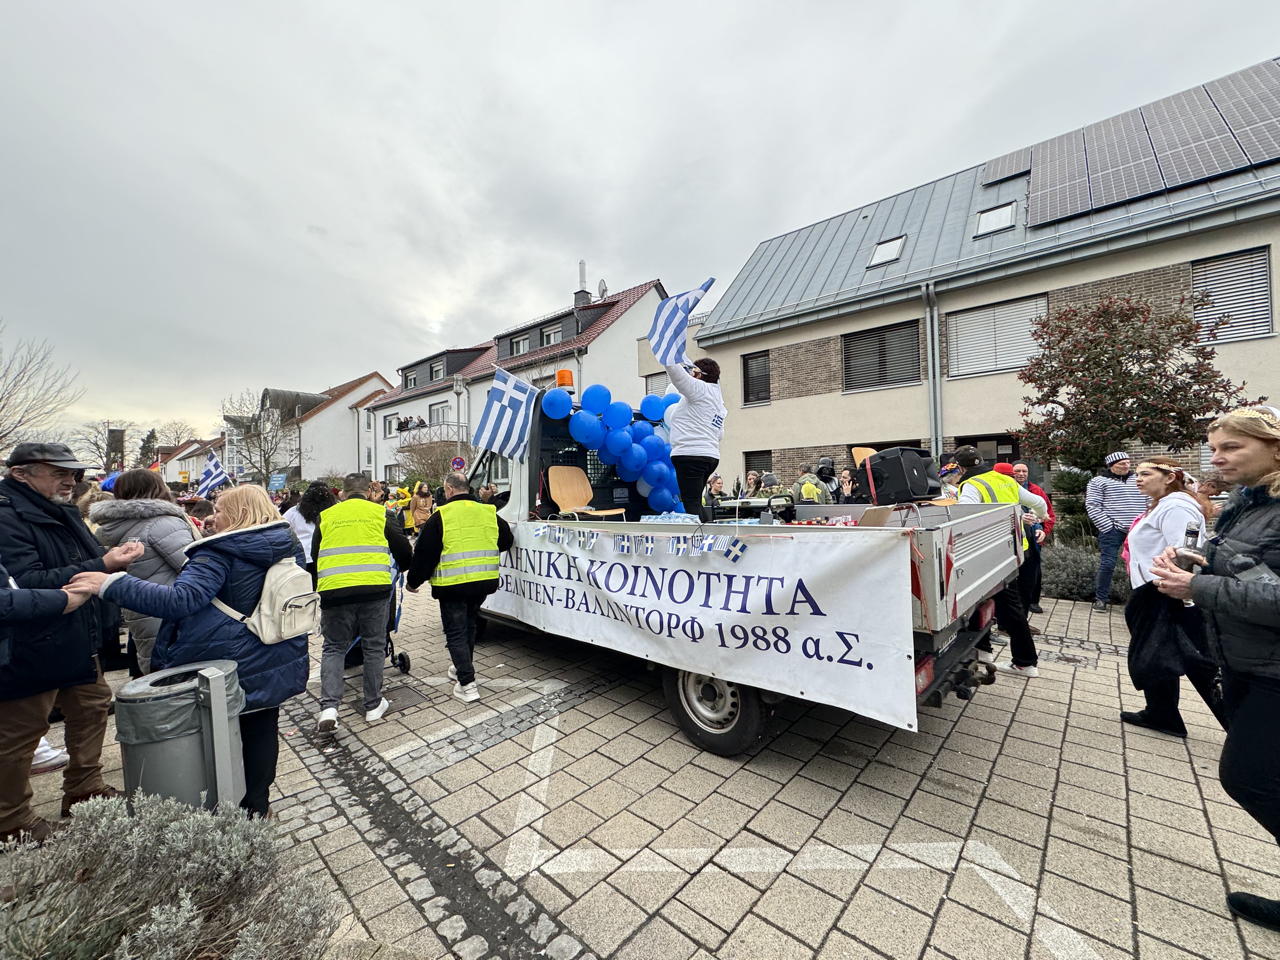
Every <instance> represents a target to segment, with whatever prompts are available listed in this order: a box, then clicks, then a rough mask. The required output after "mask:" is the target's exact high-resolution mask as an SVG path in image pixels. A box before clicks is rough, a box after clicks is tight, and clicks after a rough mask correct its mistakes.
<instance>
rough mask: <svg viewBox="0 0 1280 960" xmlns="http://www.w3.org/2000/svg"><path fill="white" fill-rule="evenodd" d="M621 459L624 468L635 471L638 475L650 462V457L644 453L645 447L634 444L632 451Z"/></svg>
mask: <svg viewBox="0 0 1280 960" xmlns="http://www.w3.org/2000/svg"><path fill="white" fill-rule="evenodd" d="M621 459H622V465H623V466H624V467H626V468H627V469H628V470H634V471H635V472H636V473H637V475H638V474H639V473H640V471H641V470H643V469H644V465H645V464H646V463H648V462H649V455H648V454H647V453H645V452H644V447H642V446H640V444H638V443H633V444H632V445H631V449H630V450H628V451H627V452H626V453H624V454H623V455H622V458H621Z"/></svg>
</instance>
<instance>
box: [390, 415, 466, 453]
mask: <svg viewBox="0 0 1280 960" xmlns="http://www.w3.org/2000/svg"><path fill="white" fill-rule="evenodd" d="M387 439H388V440H389V441H390V442H391V443H393V444H395V445H396V446H399V447H410V446H416V445H418V444H420V443H440V442H441V441H448V442H450V443H454V442H456V441H459V440H461V441H463V442H464V443H465V442H467V441H469V440H470V439H471V430H470V428H469V427H468V425H467V424H465V423H463V424H458V423H428V424H423V425H422V426H418V424H417V422H416V421H415V422H414V424H413V425H412V426H409V427H406V428H405V429H404V430H397V431H396V432H395V433H393V434H392V435H391V436H390V437H388V438H387Z"/></svg>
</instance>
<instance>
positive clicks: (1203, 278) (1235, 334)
mask: <svg viewBox="0 0 1280 960" xmlns="http://www.w3.org/2000/svg"><path fill="white" fill-rule="evenodd" d="M1191 291H1192V293H1193V294H1194V295H1195V296H1196V298H1197V299H1199V298H1200V297H1202V296H1205V297H1207V298H1208V302H1207V303H1206V304H1205V305H1203V306H1197V307H1196V308H1195V317H1196V323H1198V324H1200V325H1201V329H1202V331H1203V332H1202V333H1201V335H1200V342H1201V343H1210V342H1219V343H1221V342H1225V341H1229V340H1247V339H1248V338H1250V337H1261V336H1264V335H1265V334H1268V333H1270V332H1271V263H1270V257H1269V256H1268V251H1267V248H1266V247H1263V248H1261V249H1259V250H1246V251H1245V252H1244V253H1233V254H1231V255H1230V256H1227V257H1217V258H1215V259H1213V260H1200V261H1197V262H1195V263H1193V264H1191ZM1224 317H1226V318H1228V322H1227V323H1226V324H1224V325H1223V326H1222V327H1221V328H1219V330H1218V335H1217V337H1212V336H1211V335H1210V332H1209V331H1210V328H1211V325H1212V324H1213V323H1215V322H1217V321H1218V320H1221V319H1222V318H1224Z"/></svg>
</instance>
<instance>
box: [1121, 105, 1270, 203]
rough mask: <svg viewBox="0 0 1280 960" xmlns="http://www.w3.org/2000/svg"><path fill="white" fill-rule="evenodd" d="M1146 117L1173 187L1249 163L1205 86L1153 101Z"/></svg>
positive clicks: (1162, 169) (1162, 168)
mask: <svg viewBox="0 0 1280 960" xmlns="http://www.w3.org/2000/svg"><path fill="white" fill-rule="evenodd" d="M1142 117H1143V119H1144V120H1145V121H1146V124H1147V131H1148V133H1150V134H1151V145H1152V146H1153V147H1154V148H1155V151H1156V161H1157V162H1158V163H1159V164H1160V173H1161V175H1162V176H1163V177H1164V182H1165V185H1166V186H1167V187H1168V188H1169V189H1173V188H1174V187H1180V186H1184V185H1186V184H1188V183H1195V182H1196V181H1198V180H1207V179H1209V178H1210V177H1216V176H1219V175H1221V174H1224V173H1230V172H1231V171H1233V170H1239V169H1241V168H1242V167H1247V166H1248V165H1249V159H1248V157H1246V156H1245V155H1244V151H1242V150H1241V149H1240V145H1239V144H1238V143H1236V138H1235V137H1234V136H1232V134H1231V131H1230V130H1229V129H1228V128H1227V124H1226V122H1225V121H1224V120H1223V119H1222V114H1220V113H1218V108H1217V107H1215V106H1214V105H1213V101H1212V100H1211V99H1210V98H1209V94H1208V93H1207V92H1205V89H1204V87H1192V88H1191V89H1190V90H1184V91H1182V92H1181V93H1175V94H1174V95H1173V96H1171V97H1165V98H1164V99H1163V100H1157V101H1155V103H1149V104H1147V105H1146V106H1145V107H1142Z"/></svg>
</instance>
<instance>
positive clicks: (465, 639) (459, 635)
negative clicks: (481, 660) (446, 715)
mask: <svg viewBox="0 0 1280 960" xmlns="http://www.w3.org/2000/svg"><path fill="white" fill-rule="evenodd" d="M482 603H484V600H483V599H479V600H441V601H440V623H441V624H442V625H443V626H444V642H445V646H446V647H448V648H449V657H450V659H452V660H453V669H454V670H456V671H457V672H458V683H459V684H460V685H462V686H464V687H465V686H466V685H467V684H468V683H475V679H476V668H475V664H474V662H473V660H472V657H473V654H474V653H475V649H476V625H477V624H478V623H479V621H480V605H481V604H482Z"/></svg>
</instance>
